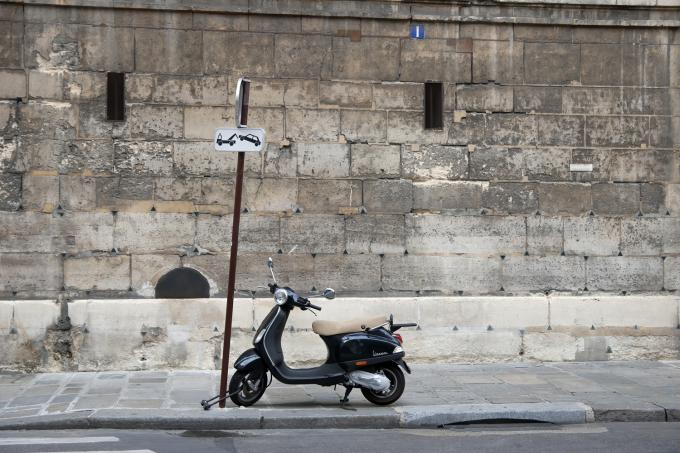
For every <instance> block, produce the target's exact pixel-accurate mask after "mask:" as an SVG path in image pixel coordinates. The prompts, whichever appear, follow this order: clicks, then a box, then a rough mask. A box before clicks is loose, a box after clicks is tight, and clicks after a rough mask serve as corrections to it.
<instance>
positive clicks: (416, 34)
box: [411, 24, 425, 39]
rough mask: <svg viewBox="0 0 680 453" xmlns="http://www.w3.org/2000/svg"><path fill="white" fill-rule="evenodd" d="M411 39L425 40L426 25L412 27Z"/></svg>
mask: <svg viewBox="0 0 680 453" xmlns="http://www.w3.org/2000/svg"><path fill="white" fill-rule="evenodd" d="M411 38H413V39H425V25H423V24H416V25H411Z"/></svg>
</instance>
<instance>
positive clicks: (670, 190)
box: [665, 184, 680, 217]
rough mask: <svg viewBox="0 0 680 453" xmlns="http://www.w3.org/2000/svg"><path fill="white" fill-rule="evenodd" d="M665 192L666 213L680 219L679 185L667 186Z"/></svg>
mask: <svg viewBox="0 0 680 453" xmlns="http://www.w3.org/2000/svg"><path fill="white" fill-rule="evenodd" d="M666 190H667V193H666V203H665V208H666V210H667V212H668V213H669V214H670V215H672V216H674V217H680V184H667V185H666Z"/></svg>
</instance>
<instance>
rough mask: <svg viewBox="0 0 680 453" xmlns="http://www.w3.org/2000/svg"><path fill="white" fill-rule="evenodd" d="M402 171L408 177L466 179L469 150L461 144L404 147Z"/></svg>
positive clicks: (420, 178)
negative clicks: (416, 148)
mask: <svg viewBox="0 0 680 453" xmlns="http://www.w3.org/2000/svg"><path fill="white" fill-rule="evenodd" d="M402 171H403V175H404V177H406V178H411V179H414V180H428V179H465V178H466V177H467V172H468V150H467V148H466V147H461V146H439V145H423V146H420V147H418V150H417V151H413V150H412V149H411V148H410V147H409V146H404V147H403V149H402Z"/></svg>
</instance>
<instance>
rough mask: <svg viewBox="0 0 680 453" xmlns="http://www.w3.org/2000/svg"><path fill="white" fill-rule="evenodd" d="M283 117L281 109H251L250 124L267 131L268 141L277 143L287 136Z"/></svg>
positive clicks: (249, 113) (249, 114)
mask: <svg viewBox="0 0 680 453" xmlns="http://www.w3.org/2000/svg"><path fill="white" fill-rule="evenodd" d="M283 115H284V113H283V109H279V108H264V107H263V108H250V110H249V112H248V122H249V123H250V124H252V125H257V126H258V127H261V128H262V129H264V130H265V131H267V141H269V142H270V143H276V142H278V141H280V140H283V138H284V136H285V133H284V121H283ZM213 132H214V131H213Z"/></svg>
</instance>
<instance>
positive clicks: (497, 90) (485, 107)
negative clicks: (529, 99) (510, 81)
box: [456, 85, 513, 112]
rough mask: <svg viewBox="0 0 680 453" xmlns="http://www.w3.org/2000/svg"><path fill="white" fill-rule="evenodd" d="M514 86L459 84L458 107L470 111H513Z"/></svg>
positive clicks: (457, 93)
mask: <svg viewBox="0 0 680 453" xmlns="http://www.w3.org/2000/svg"><path fill="white" fill-rule="evenodd" d="M512 103H513V94H512V87H508V86H500V85H458V87H457V88H456V108H457V109H459V110H466V111H469V112H512Z"/></svg>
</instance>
